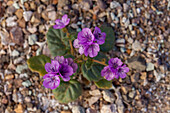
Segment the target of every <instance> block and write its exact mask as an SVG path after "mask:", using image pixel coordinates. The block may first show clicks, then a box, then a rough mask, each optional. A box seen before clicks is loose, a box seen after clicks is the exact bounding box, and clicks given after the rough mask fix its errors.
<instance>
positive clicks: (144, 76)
mask: <svg viewBox="0 0 170 113" xmlns="http://www.w3.org/2000/svg"><path fill="white" fill-rule="evenodd" d="M146 77H147V73H146V72H143V73H141V76H140V79H142V80H145V79H146Z"/></svg>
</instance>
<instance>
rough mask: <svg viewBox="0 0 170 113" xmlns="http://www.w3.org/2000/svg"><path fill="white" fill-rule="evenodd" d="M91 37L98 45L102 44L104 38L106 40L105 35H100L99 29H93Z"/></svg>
mask: <svg viewBox="0 0 170 113" xmlns="http://www.w3.org/2000/svg"><path fill="white" fill-rule="evenodd" d="M93 35H94V37H95V40H94V41H96V42H97V43H98V44H99V45H101V44H104V42H105V38H106V33H104V32H103V33H102V32H101V30H100V28H98V27H95V29H94V32H93Z"/></svg>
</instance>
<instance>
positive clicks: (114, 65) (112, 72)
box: [101, 58, 129, 81]
mask: <svg viewBox="0 0 170 113" xmlns="http://www.w3.org/2000/svg"><path fill="white" fill-rule="evenodd" d="M108 63H109V66H106V67H104V69H103V70H102V71H101V76H103V77H105V78H106V79H107V80H108V81H110V80H112V79H114V78H117V79H118V78H119V77H120V78H125V77H126V73H127V72H129V68H128V67H126V65H123V63H122V61H121V60H120V59H118V58H111V59H110V60H109V62H108Z"/></svg>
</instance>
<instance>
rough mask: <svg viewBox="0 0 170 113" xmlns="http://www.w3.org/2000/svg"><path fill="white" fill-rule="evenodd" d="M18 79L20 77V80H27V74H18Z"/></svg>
mask: <svg viewBox="0 0 170 113" xmlns="http://www.w3.org/2000/svg"><path fill="white" fill-rule="evenodd" d="M19 77H20V78H24V77H25V78H28V74H27V73H23V74H20V75H19Z"/></svg>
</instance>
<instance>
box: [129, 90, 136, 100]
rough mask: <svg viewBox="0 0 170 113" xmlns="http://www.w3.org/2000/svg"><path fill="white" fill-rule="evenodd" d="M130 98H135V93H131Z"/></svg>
mask: <svg viewBox="0 0 170 113" xmlns="http://www.w3.org/2000/svg"><path fill="white" fill-rule="evenodd" d="M128 96H129V97H130V98H132V99H133V98H134V96H135V91H131V92H129V94H128Z"/></svg>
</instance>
